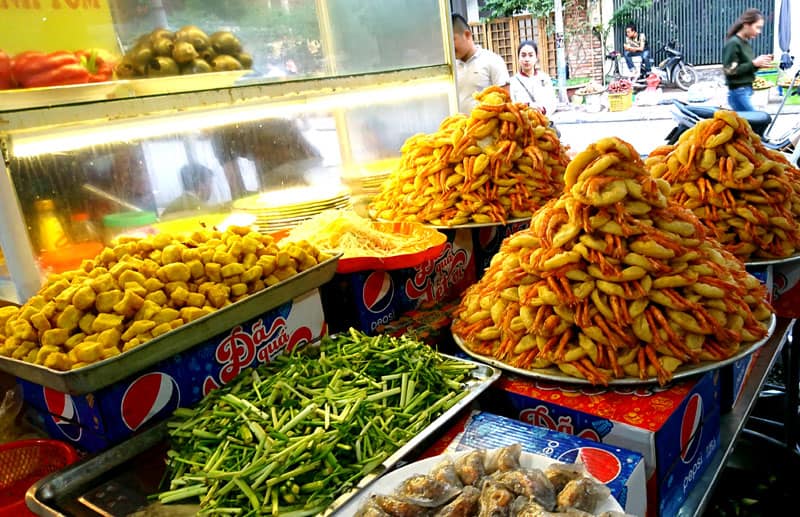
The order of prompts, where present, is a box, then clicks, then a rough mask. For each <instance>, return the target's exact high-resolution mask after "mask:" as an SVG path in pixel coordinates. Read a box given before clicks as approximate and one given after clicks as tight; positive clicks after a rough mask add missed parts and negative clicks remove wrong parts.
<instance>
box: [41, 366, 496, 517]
mask: <svg viewBox="0 0 800 517" xmlns="http://www.w3.org/2000/svg"><path fill="white" fill-rule="evenodd" d="M442 355H443V356H444V357H446V358H448V359H451V360H456V361H461V362H464V363H469V364H473V365H475V369H474V370H472V378H471V379H470V380H469V381H467V383H466V385H465V387H464V390H465V391H466V392H467V393H466V395H465V396H464V397H463V398H462V399H461V400H460V401H459V402H458V403H457V404H456V405H454V406H453V407H451V408H450V409H448V410H447V411H445V412H444V413H443V414H442V415H440V416H439V417H438V418H437V419H436V420H434V421H433V422H431V423H430V425H429V426H428V427H426V428H425V429H423V430H422V432H421V433H419V434H418V435H417V436H415V437H414V438H412V439H411V440H410V441H409V442H407V443H406V444H404V445H403V446H402V447H400V448H399V449H398V450H397V451H396V452H395V453H394V454H392V455H391V456H389V457H388V458H386V460H384V462H383V463H382V464H381V465H379V466H378V467H377V468H376V469H375V470H374V471H372V472H371V473H369V474H367V475H366V476H365V477H364V478H363V479H362V480H361V481H360V482H359V483H358V484H357V486H356V488H354V489H353V490H351V491H349V492H347V493H346V494H343V495H342V496H340V497H339V498H338V499H337V500H336V501H334V502H333V504H332V505H331V506H330V507H329V508H328V509H327V510H326V511H325V512H324V513H323V514H322V515H324V516H328V515H333V514H334V513H336V514H337V517H338V516H339V515H342V514H341V513H339V512H338V510H339V509H340V508H342V507H343V506H344V505H345V504H347V502H348V501H350V499H352V498H353V497H356V496H357V495H358V494H359V493H360V492H361V491H362V490H363V489H364V488H366V487H367V486H369V485H371V483H373V482H374V481H375V480H376V479H378V478H379V477H380V476H381V475H382V474H384V473H386V472H388V471H389V470H390V469H392V468H393V467H394V466H395V465H396V464H397V463H398V462H399V461H400V460H402V459H403V458H405V457H406V456H408V455H409V454H410V453H411V452H413V451H414V450H415V449H417V448H418V447H419V446H420V445H421V444H423V443H424V442H425V441H426V440H428V439H430V438H431V437H433V436H434V435H435V433H436V432H437V431H440V430H442V429H443V428H444V427H445V426H446V425H447V424H448V423H450V422H451V421H452V420H453V419H454V418H455V417H456V415H458V413H459V412H460V411H462V410H463V409H465V408H467V407H468V406H469V405H470V404H471V403H472V401H474V400H475V399H476V398H477V397H478V396H479V395H480V394H481V393H483V392H484V391H485V390H486V389H487V388H489V386H490V385H491V384H492V383H493V382H494V381H496V380H497V379H498V378H500V374H501V372H500V370H497V369H495V368H493V367H491V366H488V365H486V364H483V363H480V362H475V361H471V360H468V359H462V358H458V357H452V356H448V355H445V354H442ZM167 438H168V434H167V422H162V423H160V424H158V425H156V426H154V427H152V428H150V429H148V430H146V431H143V432H141V433H139V434H137V435H135V436H134V437H132V438H131V439H129V440H127V441H125V442H123V443H121V444H119V445H117V446H115V447H113V448H111V449H109V450H107V451H105V452H103V453H100V454H98V455H95V456H92V457H89V458H87V459H85V460H83V461H81V462H78V463H75V464H73V465H70V466H69V467H67V468H65V469H63V470H60V471H58V472H55V473H53V474H51V475H49V476H47V477H45V478H43V479H41V480H39V481H38V482H37V483H35V484H34V485H33V486H32V487H31V488H29V489H28V492H27V494H26V496H25V500H26V502H27V504H28V507H29V508H31V509H32V510H34V511H35V512H36V513H37V514H38V515H45V516H62V515H64V513H65V510H64V508H63V506H64V505H71V506H73V507H74V506H76V505H80V504H81V503H80V502H79V501H83V500H86V499H87V498H86V497H85V496H86V495H87V494H89V493H96V492H98V491H100V490H102V489H103V487H106V486H107V485H110V484H112V483H113V484H115V486H119V485H120V481H119V479H118V477H120V476H118V474H119V473H120V472H123V473H125V474H124V475H125V476H127V478H128V479H130V478H131V477H133V476H134V474H136V476H135V477H141V478H142V479H146V480H148V481H149V484H150V485H155V484H157V483H158V480H159V479H160V475H161V472H152V469H150V468H148V467H149V464H148V463H147V462H141V461H137V457H140V455H143V454H145V453H151V454H152V453H160V454H164V453H165V452H166V449H165V448H164V444H165V440H166V439H167ZM158 448H160V451H159V449H158ZM160 464H161V465H163V461H162V462H161V463H160ZM137 471H138V472H137ZM115 474H117V476H116V477H115ZM126 488H127V489H128V490H127V491H128V492H131V491H134V492H136V490H137V488H136V483H128V484H127V485H126ZM130 495H132V496H133V498H134V499H141V500H145V499H146V498H147V496H149V495H151V494H150V493H138V492H137V493H133V494H130ZM181 506H182V507H183V509H185V508H186V505H181ZM106 515H112V514H110V513H109V514H106ZM113 515H116V514H113ZM154 515H155V514H154ZM161 515H168V513H166V512H164V511H163V510H162V513H161Z"/></svg>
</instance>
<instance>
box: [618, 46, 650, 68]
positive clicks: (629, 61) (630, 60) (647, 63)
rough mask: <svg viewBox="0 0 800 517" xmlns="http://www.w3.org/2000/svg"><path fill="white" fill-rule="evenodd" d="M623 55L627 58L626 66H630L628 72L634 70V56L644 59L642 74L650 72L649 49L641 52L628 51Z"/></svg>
mask: <svg viewBox="0 0 800 517" xmlns="http://www.w3.org/2000/svg"><path fill="white" fill-rule="evenodd" d="M622 55H623V56H625V64H626V65H628V70H633V57H634V56H641V58H642V70H641V71H642V73H647V72H649V71H650V51H649V50H647V49H644V50H642V51H641V52H629V51H627V50H625V51H623V52H622Z"/></svg>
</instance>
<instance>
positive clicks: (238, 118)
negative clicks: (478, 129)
mask: <svg viewBox="0 0 800 517" xmlns="http://www.w3.org/2000/svg"><path fill="white" fill-rule="evenodd" d="M451 90H452V86H451V83H450V81H449V80H447V79H440V80H432V81H431V80H426V81H419V82H413V83H412V82H406V83H403V84H402V85H399V84H397V85H390V86H381V87H376V88H371V89H363V90H362V89H360V90H358V91H347V92H343V93H331V94H322V95H320V96H311V97H306V98H303V99H301V100H296V101H294V102H291V101H278V102H275V103H270V102H269V101H265V102H264V104H261V105H258V106H252V105H249V106H240V107H235V106H234V107H230V106H220V107H217V108H213V109H211V110H205V111H195V112H183V113H169V114H165V115H157V116H149V117H146V118H142V119H139V120H135V119H134V120H124V121H115V120H112V121H103V122H102V123H96V124H92V125H90V126H87V127H78V128H76V127H70V128H61V129H59V128H48V130H47V131H44V132H37V133H27V134H17V135H13V137H12V153H13V156H15V157H20V158H23V157H31V156H38V155H41V154H52V153H58V152H65V151H73V150H76V149H82V148H85V147H91V146H94V145H103V144H109V143H112V142H128V141H134V140H143V139H147V138H154V137H158V136H162V135H170V134H176V133H177V134H180V133H186V132H193V131H197V130H203V129H208V128H213V127H218V126H224V125H228V124H235V123H240V122H252V121H255V120H261V119H265V118H293V117H295V116H297V115H298V114H301V113H309V112H316V113H320V112H329V111H332V110H335V109H348V108H352V107H354V106H364V105H368V104H394V103H397V101H398V99H402V100H410V99H418V98H422V97H430V96H433V95H442V94H445V95H449V94H451Z"/></svg>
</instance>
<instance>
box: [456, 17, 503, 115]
mask: <svg viewBox="0 0 800 517" xmlns="http://www.w3.org/2000/svg"><path fill="white" fill-rule="evenodd" d="M453 44H454V46H455V54H456V89H457V90H458V111H460V112H461V113H467V114H469V112H470V111H472V108H474V107H475V106H477V104H478V101H476V100H475V99H474V98H473V97H472V94H473V93H478V92H481V91H483V90H484V89H485V88H488V87H489V86H492V85H495V86H501V87H503V88H506V89H508V83H509V77H508V68H506V63H505V61H503V58H502V57H500V56H498V55H497V54H495V53H494V52H492V51H490V50H486V49H484V48H481V47H479V46H478V45H476V44H475V41H474V40H473V39H472V30H470V28H469V23H467V20H465V19H464V17H463V16H461V15H460V14H454V15H453Z"/></svg>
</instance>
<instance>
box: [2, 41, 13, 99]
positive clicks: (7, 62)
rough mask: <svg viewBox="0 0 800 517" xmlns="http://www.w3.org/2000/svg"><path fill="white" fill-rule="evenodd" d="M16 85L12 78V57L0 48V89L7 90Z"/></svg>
mask: <svg viewBox="0 0 800 517" xmlns="http://www.w3.org/2000/svg"><path fill="white" fill-rule="evenodd" d="M13 86H14V81H12V80H11V58H10V57H9V56H8V54H6V53H5V52H3V51H2V50H0V90H7V89H9V88H11V87H13Z"/></svg>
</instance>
